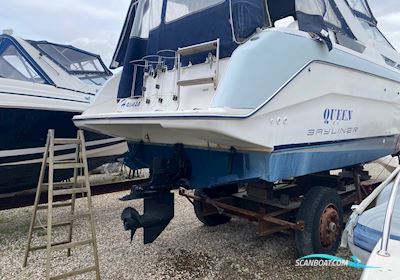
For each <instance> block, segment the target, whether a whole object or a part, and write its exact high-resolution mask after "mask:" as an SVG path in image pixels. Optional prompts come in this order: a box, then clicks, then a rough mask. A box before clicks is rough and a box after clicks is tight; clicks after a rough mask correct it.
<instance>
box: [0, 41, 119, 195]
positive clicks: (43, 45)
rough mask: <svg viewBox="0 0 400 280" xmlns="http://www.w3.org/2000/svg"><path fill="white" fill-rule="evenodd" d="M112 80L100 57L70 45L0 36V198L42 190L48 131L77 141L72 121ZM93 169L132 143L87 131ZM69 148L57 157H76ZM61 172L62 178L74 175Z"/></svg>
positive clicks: (62, 149) (65, 147) (71, 147)
mask: <svg viewBox="0 0 400 280" xmlns="http://www.w3.org/2000/svg"><path fill="white" fill-rule="evenodd" d="M110 77H112V72H110V70H109V69H107V67H106V66H105V65H104V63H103V61H102V60H101V58H100V56H98V55H95V54H92V53H89V52H86V51H84V50H81V49H78V48H75V47H73V46H69V45H61V44H55V43H50V42H47V41H29V40H24V39H21V38H18V37H15V36H12V35H10V34H2V35H0V135H1V137H0V196H1V197H7V196H9V195H14V194H15V193H20V192H21V191H24V190H28V189H32V188H36V185H37V180H38V176H39V169H40V164H41V160H42V157H43V152H44V145H45V142H46V135H47V131H48V129H55V130H56V134H57V137H60V138H74V137H76V131H77V128H76V127H75V125H74V124H73V122H72V118H73V117H74V116H75V115H78V114H80V113H82V112H83V111H84V110H85V109H87V108H88V106H89V105H90V104H91V102H93V100H94V99H95V98H96V94H97V93H98V91H99V89H100V88H101V87H102V86H103V84H104V83H105V82H106V81H107V80H108V79H109V78H110ZM85 137H86V140H87V148H88V157H89V166H90V168H91V169H93V168H96V167H98V166H101V165H102V164H104V163H108V162H113V161H115V160H116V159H117V158H119V157H122V155H123V154H124V153H126V151H127V145H126V142H125V141H124V140H123V139H121V138H112V137H108V136H104V135H100V134H97V133H91V132H86V133H85ZM73 151H74V146H73V145H72V146H71V145H65V146H62V147H61V148H60V149H58V150H57V151H56V156H58V157H63V158H69V157H71V158H72V157H73ZM69 176H70V174H69V172H58V173H56V180H64V179H67V178H70V177H69Z"/></svg>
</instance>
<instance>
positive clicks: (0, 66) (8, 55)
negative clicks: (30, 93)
mask: <svg viewBox="0 0 400 280" xmlns="http://www.w3.org/2000/svg"><path fill="white" fill-rule="evenodd" d="M0 78H6V79H13V80H19V81H25V82H33V83H40V84H44V83H45V80H44V79H43V78H42V77H41V76H40V74H39V73H38V71H36V70H35V69H34V68H33V67H32V65H31V64H30V63H29V62H28V61H27V60H26V58H25V57H24V56H23V55H22V54H21V52H20V51H19V50H18V49H17V48H16V47H15V45H13V44H10V43H9V40H0Z"/></svg>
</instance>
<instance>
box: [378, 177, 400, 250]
mask: <svg viewBox="0 0 400 280" xmlns="http://www.w3.org/2000/svg"><path fill="white" fill-rule="evenodd" d="M399 184H400V173H399V174H398V175H397V177H396V180H395V181H394V185H393V189H392V193H391V194H390V198H389V202H388V206H387V209H386V216H385V223H384V224H383V233H382V243H381V249H380V250H379V252H378V255H380V256H382V257H390V253H389V251H388V248H389V239H390V229H391V226H392V218H393V212H394V206H395V203H396V198H397V193H398V190H399Z"/></svg>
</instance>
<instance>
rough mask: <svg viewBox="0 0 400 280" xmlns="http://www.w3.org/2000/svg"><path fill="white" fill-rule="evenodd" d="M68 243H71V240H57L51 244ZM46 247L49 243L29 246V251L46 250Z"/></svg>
mask: <svg viewBox="0 0 400 280" xmlns="http://www.w3.org/2000/svg"><path fill="white" fill-rule="evenodd" d="M67 243H69V241H61V242H55V243H52V244H51V246H59V245H62V244H67ZM46 248H47V245H40V246H36V247H31V248H29V251H38V250H44V249H46Z"/></svg>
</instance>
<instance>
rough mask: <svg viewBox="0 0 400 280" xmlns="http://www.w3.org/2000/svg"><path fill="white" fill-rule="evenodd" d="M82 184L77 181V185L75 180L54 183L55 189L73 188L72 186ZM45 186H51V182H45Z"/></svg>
mask: <svg viewBox="0 0 400 280" xmlns="http://www.w3.org/2000/svg"><path fill="white" fill-rule="evenodd" d="M80 185H82V184H78V183H77V184H76V185H75V184H74V182H57V183H53V190H56V189H65V188H71V187H74V186H77V187H78V186H80ZM43 186H45V187H49V184H48V183H44V184H43Z"/></svg>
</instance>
